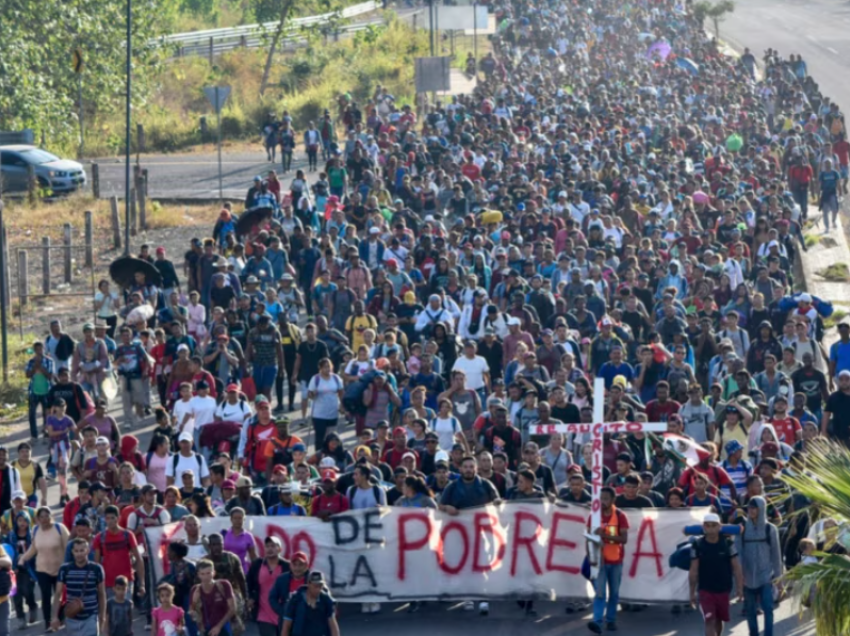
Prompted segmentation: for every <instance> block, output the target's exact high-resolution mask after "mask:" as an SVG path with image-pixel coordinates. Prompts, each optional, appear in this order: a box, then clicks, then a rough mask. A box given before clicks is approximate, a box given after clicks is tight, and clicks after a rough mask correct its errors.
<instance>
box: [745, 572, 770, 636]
mask: <svg viewBox="0 0 850 636" xmlns="http://www.w3.org/2000/svg"><path fill="white" fill-rule="evenodd" d="M759 606H761V611H762V612H764V636H773V586H772V585H771V584H770V583H768V584H767V585H762V586H761V587H757V588H751V587H744V608H745V610H746V612H747V626H748V627H749V628H750V636H759V619H758V610H759Z"/></svg>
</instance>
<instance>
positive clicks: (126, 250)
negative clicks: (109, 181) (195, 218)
mask: <svg viewBox="0 0 850 636" xmlns="http://www.w3.org/2000/svg"><path fill="white" fill-rule="evenodd" d="M132 26H133V0H127V69H126V72H127V104H126V113H125V115H126V121H125V124H126V126H127V131H126V135H125V137H124V143H125V145H126V148H125V150H126V153H127V154H126V156H125V157H124V255H125V256H129V255H130V204H131V201H130V98H131V92H130V91H131V88H132V61H133V60H132V56H133V42H132V37H133V32H132Z"/></svg>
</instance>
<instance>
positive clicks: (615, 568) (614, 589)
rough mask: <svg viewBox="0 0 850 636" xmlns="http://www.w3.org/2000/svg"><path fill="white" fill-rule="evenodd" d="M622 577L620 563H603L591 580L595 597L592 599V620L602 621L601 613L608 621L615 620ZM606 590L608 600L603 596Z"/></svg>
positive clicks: (612, 621) (621, 565)
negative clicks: (594, 578) (592, 580)
mask: <svg viewBox="0 0 850 636" xmlns="http://www.w3.org/2000/svg"><path fill="white" fill-rule="evenodd" d="M622 578H623V564H622V563H603V564H602V565H601V566H600V568H599V576H597V577H596V580H595V581H594V582H593V588H594V590H595V591H596V597H595V598H594V599H593V620H594V621H596V622H597V623H599V622H601V621H602V616H603V614H604V615H605V620H606V621H607V622H609V623H614V622H616V621H617V604H618V603H619V602H620V581H621V579H622ZM606 591H607V592H608V600H607V602H606V600H605V596H606Z"/></svg>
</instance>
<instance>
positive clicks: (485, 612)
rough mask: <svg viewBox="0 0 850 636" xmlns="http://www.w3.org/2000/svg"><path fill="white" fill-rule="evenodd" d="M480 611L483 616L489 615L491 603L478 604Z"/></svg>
mask: <svg viewBox="0 0 850 636" xmlns="http://www.w3.org/2000/svg"><path fill="white" fill-rule="evenodd" d="M478 613H479V614H481V616H487V615H488V614H489V613H490V603H486V602H483V601H482V602H481V603H479V604H478Z"/></svg>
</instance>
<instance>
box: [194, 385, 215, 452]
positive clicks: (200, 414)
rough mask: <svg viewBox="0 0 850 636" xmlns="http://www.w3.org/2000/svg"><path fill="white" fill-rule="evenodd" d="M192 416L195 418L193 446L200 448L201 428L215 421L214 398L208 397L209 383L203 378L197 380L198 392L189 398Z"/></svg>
mask: <svg viewBox="0 0 850 636" xmlns="http://www.w3.org/2000/svg"><path fill="white" fill-rule="evenodd" d="M189 407H190V412H191V414H192V417H193V418H194V420H195V430H194V431H193V432H192V435H193V437H194V440H195V448H200V447H201V446H200V437H201V429H202V428H203V427H204V426H206V425H207V424H212V423H213V422H214V421H215V408H216V403H215V398H213V397H210V385H209V384H207V383H206V382H205V381H204V380H201V381H200V382H198V394H197V395H196V396H195V397H193V398H192V399H191V400H189Z"/></svg>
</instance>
